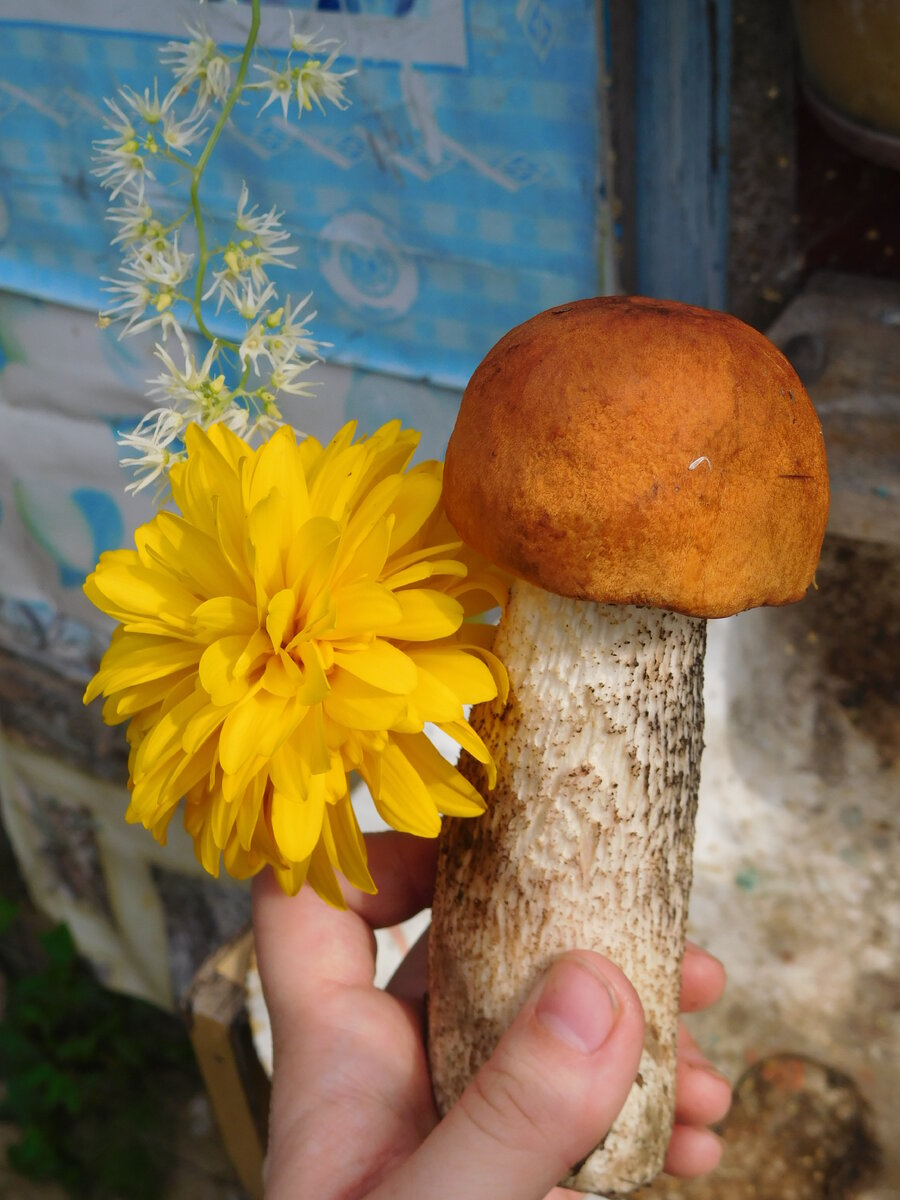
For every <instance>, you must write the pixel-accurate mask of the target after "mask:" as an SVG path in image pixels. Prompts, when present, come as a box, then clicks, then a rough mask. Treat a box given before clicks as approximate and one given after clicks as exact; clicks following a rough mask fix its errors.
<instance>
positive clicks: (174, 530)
mask: <svg viewBox="0 0 900 1200" xmlns="http://www.w3.org/2000/svg"><path fill="white" fill-rule="evenodd" d="M353 439H354V426H353V425H347V426H346V427H345V428H344V429H342V430H341V431H340V433H338V434H337V436H336V437H335V438H334V439H333V441H332V442H331V443H330V444H329V445H328V446H325V447H324V448H323V446H322V445H321V444H320V443H319V442H317V441H316V440H315V439H314V438H306V439H305V440H304V441H301V442H300V443H299V444H298V443H297V441H296V438H295V436H294V434H293V431H292V430H290V429H289V428H287V427H283V428H281V429H279V430H278V431H277V432H276V433H275V434H274V435H273V436H272V437H271V438H270V439H269V440H268V441H267V442H266V443H265V444H264V445H263V446H261V447H260V448H259V449H256V450H254V449H252V448H251V447H250V446H248V445H247V443H246V442H244V441H243V440H242V439H241V438H239V437H238V436H236V435H235V434H234V433H232V432H230V431H229V430H228V429H226V428H224V427H223V426H222V425H214V426H213V427H212V428H211V429H209V430H208V431H207V432H203V431H202V430H201V429H200V428H199V427H197V426H192V427H191V428H189V429H188V431H187V437H186V448H187V457H186V460H185V461H184V462H183V463H180V464H179V465H177V466H175V467H173V469H172V472H171V489H172V497H173V501H174V504H175V506H176V507H177V509H178V510H179V513H180V515H178V514H176V513H173V512H167V511H163V512H160V513H158V514H157V515H156V516H155V517H154V518H153V520H151V521H150V522H149V523H148V524H146V525H144V526H142V527H141V528H140V529H138V530H137V532H136V534H135V547H136V548H135V549H134V550H113V551H110V552H107V553H105V554H103V555H101V557H100V560H99V562H98V564H97V567H96V569H95V570H94V572H93V574H91V575H90V576H89V577H88V579H87V581H86V583H85V593H86V595H87V596H88V598H89V599H90V600H91V602H92V603H93V604H95V605H96V606H97V607H98V608H99V609H102V611H103V612H105V613H107V614H108V615H109V616H111V617H113V618H114V619H115V620H117V621H118V622H120V624H119V626H118V628H117V629H116V630H115V631H114V633H113V636H112V640H111V642H110V646H109V649H108V650H107V652H106V654H105V655H104V656H103V660H102V662H101V664H100V669H99V671H98V672H97V675H96V676H95V678H94V679H93V680H92V681H91V683H90V685H89V686H88V688H87V691H86V693H85V703H88V702H89V701H91V700H92V699H94V697H96V696H98V695H100V694H101V693H102V695H103V696H105V697H106V701H105V704H104V708H103V716H104V719H105V720H106V721H107V722H109V723H110V724H116V723H120V722H123V721H129V722H130V724H129V727H128V741H129V744H130V748H131V752H130V756H129V770H130V780H129V787H130V790H131V803H130V805H129V808H128V812H127V818H128V820H129V821H132V822H141V823H143V824H144V825H145V826H146V827H147V828H148V829H149V830H151V831H152V833H153V834H154V836H155V837H156V838H157V840H159V841H160V842H164V841H165V838H166V829H167V827H168V823H169V821H170V819H171V817H172V814H173V813H174V811H175V809H176V808H177V807H178V804H179V802H180V800H181V799H182V797H183V798H184V800H185V814H184V822H185V827H186V829H187V830H188V832H189V833H190V834H191V835H192V837H193V839H194V845H195V849H196V853H197V857H198V858H199V860H200V862H201V863H202V864H203V866H204V867H205V868H206V870H207V871H209V872H210V873H211V874H213V875H216V874H218V870H219V863H220V857H221V859H223V860H224V863H225V867H226V869H227V870H228V872H229V873H230V874H232V875H234V876H236V877H238V878H246V877H248V876H250V875H253V874H254V873H255V872H257V871H259V870H260V869H261V868H262V867H263V866H265V865H266V863H270V864H271V865H272V867H273V868H274V870H275V873H276V875H277V877H278V880H279V882H280V883H281V886H282V887H283V888H284V889H285V891H288V892H296V891H297V890H298V889H299V888H300V887H301V886H302V884H303V883H304V881H308V882H309V883H310V884H311V885H312V886H313V887H314V888H315V890H316V891H317V892H318V893H319V894H320V895H321V896H323V897H324V898H325V899H326V900H328V901H330V902H331V903H333V904H336V905H342V904H343V900H342V896H341V891H340V888H339V886H338V883H337V879H336V876H335V870H338V871H340V872H341V873H342V874H343V875H344V876H345V877H346V878H347V879H348V880H349V881H350V882H351V883H352V884H353V885H354V886H356V887H357V888H361V889H363V890H365V891H373V890H374V885H373V883H372V879H371V876H370V875H369V872H368V869H367V867H366V853H365V845H364V843H363V840H362V836H361V834H360V831H359V826H358V825H357V822H356V818H355V816H354V813H353V809H352V806H351V804H350V790H349V783H348V774H349V772H351V771H356V772H358V773H359V775H360V776H361V777H362V778H363V779H364V780H365V782H366V784H367V785H368V787H369V790H370V792H371V794H372V797H373V800H374V802H375V805H376V807H377V809H378V811H379V812H380V814H381V815H382V816H383V817H384V819H385V820H386V821H387V822H388V823H389V824H390V825H392V826H393V827H394V828H395V829H399V830H404V831H407V832H410V833H415V834H420V835H422V836H424V837H434V836H436V835H437V833H438V831H439V829H440V816H439V814H440V813H449V814H453V815H456V816H475V815H477V814H478V813H480V812H481V811H482V810H483V807H484V806H483V802H482V800H481V798H480V797H479V795H478V793H477V792H476V791H475V789H474V788H473V787H472V786H471V785H470V784H469V783H468V782H467V781H466V780H465V779H463V777H462V776H461V775H460V774H459V772H458V771H457V770H456V768H455V767H454V766H452V765H451V764H450V763H448V762H447V761H446V760H445V759H444V758H442V757H441V755H440V754H439V752H438V751H437V749H436V748H435V746H434V745H433V743H432V742H431V741H430V740H429V738H428V736H427V734H426V733H425V732H424V729H425V725H426V722H430V723H433V724H434V725H435V726H437V727H438V728H439V729H442V730H444V732H446V733H447V734H449V735H450V736H451V737H452V738H454V739H455V740H456V741H457V742H458V743H459V744H460V745H461V746H463V747H464V748H465V749H466V750H467V751H469V753H470V754H472V755H474V756H475V758H477V759H478V760H479V761H481V762H483V763H485V764H487V766H488V770H489V772H490V771H492V770H493V764H492V763H491V761H490V756H489V754H488V752H487V750H486V749H485V747H484V744H483V743H482V742H481V740H480V738H478V737H477V735H476V734H475V733H474V732H473V730H472V728H471V727H470V726H469V724H468V722H467V721H466V719H465V715H464V711H463V705H465V704H470V703H476V702H478V701H482V700H489V699H491V698H493V697H494V696H496V695H498V693H499V694H502V693H503V692H504V691H505V688H506V675H505V672H504V670H503V667H502V665H501V664H500V663H499V662H498V661H497V659H496V658H495V657H494V656H493V655H492V654H491V652H490V650H489V645H490V639H491V635H492V632H493V631H492V629H491V628H490V626H487V625H483V624H478V623H477V622H467V621H465V618H466V617H471V616H475V615H477V614H478V613H480V612H483V611H484V610H486V609H489V608H492V607H495V606H496V605H497V604H502V603H503V602H504V601H505V596H506V581H505V580H504V579H503V577H502V576H500V575H499V574H498V573H497V572H496V570H495V569H493V568H491V567H490V566H488V564H486V563H485V562H484V560H481V559H479V558H478V557H477V556H476V555H475V554H474V553H473V552H471V551H469V550H467V549H466V548H465V547H464V546H463V545H462V543H461V542H460V541H459V538H458V537H457V535H456V534H455V532H454V531H453V529H452V527H451V526H450V524H449V522H448V520H447V518H446V516H445V515H444V512H443V508H442V505H441V502H440V494H441V473H442V468H441V464H440V463H436V462H427V463H422V464H420V465H418V466H415V467H412V468H410V467H409V462H410V459H411V457H412V454H413V452H414V450H415V448H416V445H417V443H418V439H419V435H418V434H417V433H415V432H414V431H412V430H403V429H401V427H400V423H399V422H392V423H391V424H388V425H385V426H384V427H383V428H381V429H379V430H378V431H377V433H375V434H374V435H373V436H371V437H368V438H362V439H360V440H357V441H354V440H353Z"/></svg>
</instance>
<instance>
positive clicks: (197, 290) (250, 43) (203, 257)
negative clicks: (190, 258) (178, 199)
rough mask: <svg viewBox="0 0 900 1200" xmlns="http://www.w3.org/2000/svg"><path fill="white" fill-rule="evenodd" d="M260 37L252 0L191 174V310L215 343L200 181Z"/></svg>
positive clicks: (255, 3)
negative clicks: (240, 48) (226, 84)
mask: <svg viewBox="0 0 900 1200" xmlns="http://www.w3.org/2000/svg"><path fill="white" fill-rule="evenodd" d="M258 34H259V0H253V4H252V8H251V17H250V31H249V33H248V34H247V41H246V42H245V43H244V53H243V54H242V55H241V64H240V66H239V67H238V73H237V77H236V78H235V81H234V86H233V87H232V89H231V91H230V92H229V93H228V98H227V99H226V101H225V104H224V105H223V106H222V111H221V112H220V113H219V119H218V121H216V123H215V125H214V126H213V129H212V133H211V134H210V135H209V138H208V139H207V142H206V145H205V146H204V147H203V153H202V154H201V155H200V157H199V158H198V159H197V163H196V166H195V167H194V168H193V170H192V171H191V211H192V212H193V214H194V223H195V225H196V226H197V246H198V251H199V253H198V257H197V278H196V282H195V284H194V300H193V304H192V305H191V309H192V311H193V313H194V320H195V321H196V322H197V328H198V329H199V330H200V332H201V333H202V334H203V336H204V337H207V338H209V340H210V341H213V334H212V333H211V332H210V330H209V329H208V328H207V325H206V322H205V321H204V319H203V312H202V303H203V283H204V280H205V277H206V267H207V264H208V262H209V249H208V247H207V245H206V229H205V227H204V224H203V213H202V210H201V208H200V180H201V178H202V177H203V172H204V170H205V168H206V164H207V162H208V161H209V156H210V155H211V154H212V152H213V148H214V147H215V144H216V142H217V141H218V140H219V135H220V134H221V132H222V130H223V129H224V128H225V123H226V121H227V120H228V117H229V115H230V114H231V110H232V109H233V108H234V106H235V103H236V102H237V99H238V96H240V94H241V92H242V91H243V90H244V80H245V79H246V77H247V69H248V67H249V66H250V59H251V57H252V55H253V47H254V46H255V45H256V38H257V35H258ZM219 340H220V341H221V342H222V343H223V344H224V345H227V346H230V347H233V348H234V349H237V346H236V345H235V344H234V343H231V342H226V341H225V340H224V339H222V338H220V339H219Z"/></svg>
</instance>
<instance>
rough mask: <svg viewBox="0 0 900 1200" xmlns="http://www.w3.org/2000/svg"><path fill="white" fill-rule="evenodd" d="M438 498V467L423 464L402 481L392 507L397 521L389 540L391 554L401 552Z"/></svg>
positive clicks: (427, 516)
mask: <svg viewBox="0 0 900 1200" xmlns="http://www.w3.org/2000/svg"><path fill="white" fill-rule="evenodd" d="M440 496H441V469H440V465H439V464H438V463H423V464H422V466H421V467H420V468H419V469H418V470H417V471H411V472H410V473H409V474H408V475H404V477H403V489H402V491H401V492H400V495H399V496H398V497H397V502H396V504H395V506H394V508H395V512H396V514H397V520H396V523H395V524H394V531H393V534H392V536H391V554H392V555H394V554H396V553H397V551H398V550H402V549H403V547H404V546H406V544H407V543H408V542H409V541H411V540H412V538H413V537H415V535H416V534H417V533H418V532H419V531H420V529H421V528H422V526H423V525H424V524H425V522H426V521H427V520H428V518H429V517H430V516H431V514H432V512H433V511H434V508H435V506H436V505H437V502H438V500H439V499H440Z"/></svg>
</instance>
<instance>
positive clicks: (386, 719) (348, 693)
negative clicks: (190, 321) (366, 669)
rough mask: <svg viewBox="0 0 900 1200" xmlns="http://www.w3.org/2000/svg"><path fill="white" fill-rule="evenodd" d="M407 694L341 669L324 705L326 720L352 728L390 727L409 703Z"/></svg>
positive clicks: (334, 678)
mask: <svg viewBox="0 0 900 1200" xmlns="http://www.w3.org/2000/svg"><path fill="white" fill-rule="evenodd" d="M407 703H408V701H407V699H406V697H405V696H396V695H391V694H390V693H388V692H386V691H384V690H383V689H382V688H378V687H373V686H372V685H371V684H369V683H364V682H363V681H362V680H361V679H356V678H354V676H352V675H350V674H348V673H347V672H346V671H342V672H341V673H340V674H336V675H335V676H334V677H333V685H332V689H331V692H330V693H329V695H328V696H327V697H326V698H325V701H324V704H323V707H324V710H325V717H326V719H327V720H328V721H329V722H331V723H332V724H334V725H338V726H341V725H343V726H347V727H348V728H350V729H363V730H366V729H389V728H390V727H391V725H392V724H393V722H394V721H396V719H397V718H398V717H399V716H400V715H401V713H403V712H404V710H405V709H406V706H407Z"/></svg>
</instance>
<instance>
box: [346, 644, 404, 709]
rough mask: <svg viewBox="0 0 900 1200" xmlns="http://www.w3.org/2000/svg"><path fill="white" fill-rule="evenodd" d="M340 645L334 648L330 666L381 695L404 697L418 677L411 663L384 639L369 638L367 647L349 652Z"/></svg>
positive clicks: (402, 653)
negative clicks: (377, 688) (391, 694)
mask: <svg viewBox="0 0 900 1200" xmlns="http://www.w3.org/2000/svg"><path fill="white" fill-rule="evenodd" d="M341 646H342V644H341V643H340V642H339V643H338V644H337V645H336V646H335V649H334V665H335V666H336V667H339V668H341V670H344V671H349V672H350V674H351V675H354V676H355V677H356V678H357V679H362V680H363V682H365V683H371V684H372V685H373V686H375V687H380V688H381V689H382V690H383V691H385V692H395V693H397V694H398V695H407V694H409V693H410V692H412V691H413V689H414V688H415V686H416V681H417V677H418V676H417V672H416V666H415V663H414V662H413V660H412V659H411V658H410V656H409V655H408V654H404V652H403V651H402V650H399V649H398V648H397V647H396V646H394V645H392V644H391V643H390V642H388V641H385V639H384V638H373V639H372V641H371V642H370V643H369V644H368V645H364V646H361V647H359V648H358V649H353V650H345V649H342V648H341Z"/></svg>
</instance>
